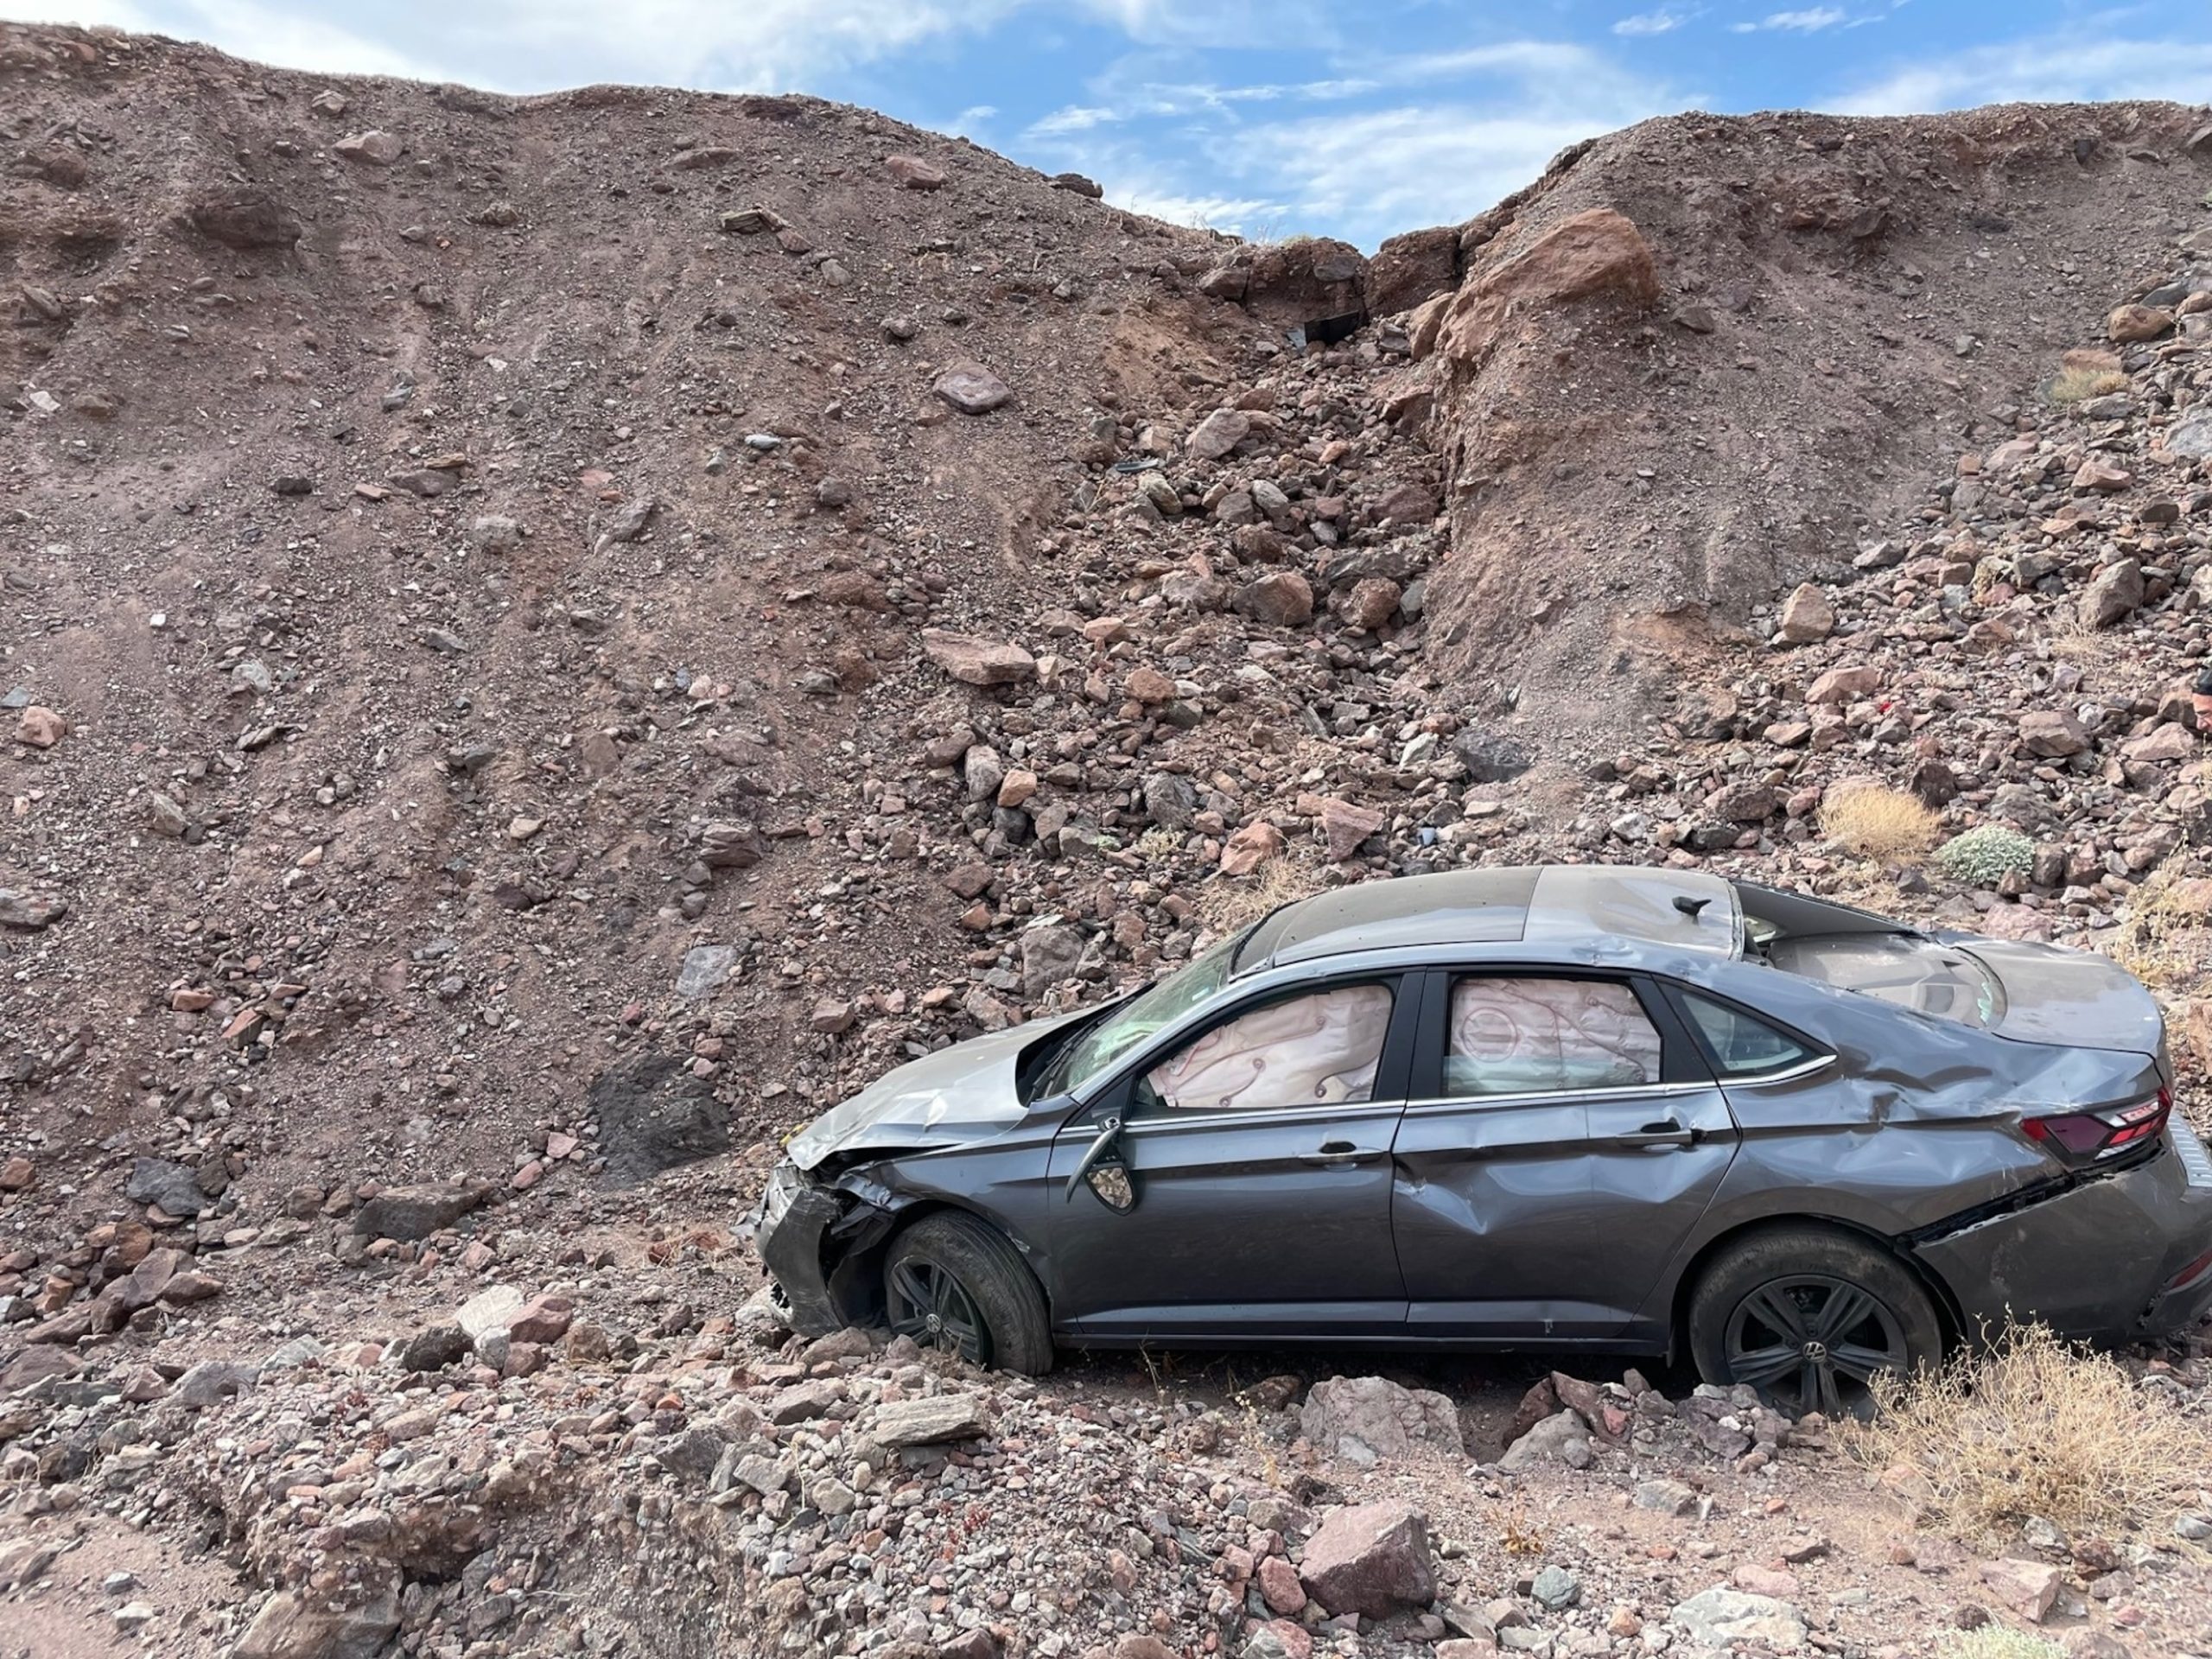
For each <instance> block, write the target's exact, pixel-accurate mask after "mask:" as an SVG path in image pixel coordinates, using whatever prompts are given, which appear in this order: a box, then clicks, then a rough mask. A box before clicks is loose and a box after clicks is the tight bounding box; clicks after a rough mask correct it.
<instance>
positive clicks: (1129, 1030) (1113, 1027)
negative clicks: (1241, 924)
mask: <svg viewBox="0 0 2212 1659" xmlns="http://www.w3.org/2000/svg"><path fill="white" fill-rule="evenodd" d="M1243 937H1244V935H1243V934H1242V933H1237V934H1234V935H1232V936H1231V937H1230V938H1225V939H1224V940H1222V941H1221V942H1220V943H1219V944H1216V945H1214V946H1212V947H1211V949H1210V950H1204V951H1201V952H1200V953H1199V954H1198V956H1195V957H1192V958H1191V960H1190V962H1189V963H1187V964H1185V966H1184V967H1183V968H1182V969H1179V971H1178V972H1175V973H1173V974H1170V975H1168V976H1167V977H1166V978H1165V979H1162V980H1159V981H1156V982H1154V983H1153V984H1151V985H1148V986H1147V987H1146V988H1144V989H1143V990H1141V991H1139V992H1138V993H1137V994H1136V995H1135V996H1133V997H1131V998H1130V999H1129V1000H1128V1001H1126V1002H1124V1003H1122V1006H1121V1007H1118V1008H1116V1009H1115V1010H1114V1011H1113V1012H1112V1013H1111V1014H1108V1015H1107V1016H1106V1017H1105V1018H1104V1019H1103V1020H1100V1021H1099V1022H1098V1023H1097V1024H1096V1025H1095V1026H1093V1027H1091V1028H1090V1030H1088V1031H1086V1032H1084V1033H1083V1035H1082V1036H1081V1037H1079V1038H1077V1039H1076V1040H1075V1041H1074V1042H1073V1043H1071V1044H1070V1045H1069V1046H1068V1047H1067V1048H1066V1049H1065V1050H1064V1051H1063V1052H1061V1054H1060V1055H1059V1057H1058V1059H1057V1060H1056V1061H1055V1062H1054V1065H1053V1071H1054V1073H1055V1075H1054V1076H1053V1077H1052V1080H1051V1084H1052V1089H1053V1090H1054V1091H1055V1092H1058V1090H1067V1089H1080V1088H1082V1087H1083V1085H1084V1084H1086V1083H1088V1082H1090V1080H1091V1078H1093V1077H1096V1076H1097V1075H1098V1074H1099V1073H1100V1072H1102V1071H1105V1070H1106V1068H1107V1067H1109V1066H1110V1065H1113V1064H1114V1062H1115V1061H1116V1060H1118V1059H1119V1058H1122V1055H1124V1054H1126V1053H1128V1051H1129V1050H1131V1049H1133V1048H1135V1046H1137V1045H1138V1044H1140V1043H1142V1042H1145V1041H1147V1039H1150V1038H1152V1037H1154V1036H1155V1035H1157V1034H1158V1033H1160V1032H1162V1031H1165V1030H1166V1028H1167V1027H1169V1026H1172V1025H1173V1024H1174V1023H1175V1022H1176V1021H1177V1020H1180V1019H1181V1018H1182V1017H1183V1016H1184V1015H1185V1014H1188V1013H1190V1012H1191V1010H1192V1009H1193V1008H1195V1007H1198V1005H1199V1004H1200V1003H1202V1002H1204V1001H1206V999H1207V998H1209V997H1211V996H1213V995H1217V994H1218V993H1219V991H1220V990H1221V988H1222V987H1223V986H1224V985H1226V984H1227V983H1228V982H1229V969H1230V962H1231V961H1232V960H1233V959H1234V958H1235V956H1236V945H1237V942H1238V941H1239V940H1241V939H1242V938H1243Z"/></svg>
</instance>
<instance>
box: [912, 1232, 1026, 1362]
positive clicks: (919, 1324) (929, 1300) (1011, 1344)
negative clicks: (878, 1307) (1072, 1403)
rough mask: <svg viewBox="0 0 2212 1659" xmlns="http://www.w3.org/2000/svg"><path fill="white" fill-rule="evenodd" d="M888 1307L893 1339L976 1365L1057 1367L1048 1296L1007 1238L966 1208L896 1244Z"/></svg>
mask: <svg viewBox="0 0 2212 1659" xmlns="http://www.w3.org/2000/svg"><path fill="white" fill-rule="evenodd" d="M883 1306H884V1313H885V1315H886V1317H887V1319H888V1321H889V1323H890V1325H891V1330H892V1332H893V1335H896V1336H901V1337H912V1338H913V1339H914V1340H915V1341H916V1342H918V1343H919V1344H922V1346H923V1347H925V1348H939V1349H943V1350H944V1351H947V1352H950V1353H957V1354H958V1355H959V1356H960V1357H962V1358H963V1359H965V1360H967V1361H968V1362H969V1363H971V1364H976V1365H994V1366H996V1367H998V1368H999V1369H1000V1370H1007V1371H1023V1372H1027V1374H1028V1375H1030V1376H1043V1375H1044V1374H1045V1373H1046V1371H1049V1370H1052V1320H1051V1318H1050V1316H1049V1315H1048V1314H1047V1313H1046V1309H1045V1293H1044V1292H1043V1290H1041V1289H1040V1288H1039V1287H1038V1283H1037V1276H1036V1274H1033V1273H1031V1272H1030V1271H1029V1268H1028V1267H1027V1264H1026V1263H1024V1262H1023V1261H1022V1259H1021V1257H1020V1255H1018V1254H1017V1253H1016V1252H1015V1250H1014V1246H1013V1245H1012V1244H1010V1243H1007V1240H1006V1236H1005V1235H1004V1234H1002V1233H1001V1232H999V1231H998V1230H996V1229H995V1228H994V1227H991V1226H989V1225H988V1224H986V1223H984V1222H982V1221H979V1220H977V1219H976V1217H974V1216H970V1215H966V1214H963V1213H962V1212H960V1211H951V1210H941V1211H938V1212H937V1213H936V1214H935V1215H931V1216H925V1217H922V1218H921V1219H920V1220H919V1221H918V1222H916V1223H915V1224H913V1225H912V1227H909V1228H908V1229H906V1231H905V1232H903V1233H901V1234H899V1236H898V1237H897V1238H895V1239H893V1241H892V1242H891V1251H890V1254H889V1255H887V1256H886V1257H885V1258H884V1263H883Z"/></svg>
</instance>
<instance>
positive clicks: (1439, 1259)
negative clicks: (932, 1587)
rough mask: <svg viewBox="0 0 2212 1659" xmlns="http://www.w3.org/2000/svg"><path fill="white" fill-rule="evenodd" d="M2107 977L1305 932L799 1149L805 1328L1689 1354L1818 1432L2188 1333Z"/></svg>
mask: <svg viewBox="0 0 2212 1659" xmlns="http://www.w3.org/2000/svg"><path fill="white" fill-rule="evenodd" d="M2173 1084H2174V1074H2173V1070H2172V1066H2171V1062H2170V1060H2169V1058H2168V1055H2167V1052H2166V1042H2165V1033H2164V1024H2163V1021H2162V1020H2161V1017H2160V1014H2159V1012H2158V1005H2157V1004H2156V1002H2155V1001H2153V1000H2152V997H2151V996H2150V995H2149V994H2148V993H2147V992H2146V991H2145V989H2144V988H2143V987H2142V986H2141V985H2140V984H2139V982H2137V981H2135V980H2134V979H2133V978H2132V977H2131V976H2129V975H2127V974H2126V973H2125V972H2124V971H2122V970H2121V969H2120V968H2119V967H2117V966H2116V965H2114V964H2113V963H2111V962H2109V961H2107V960H2106V959H2105V958H2103V957H2098V956H2094V955H2088V954H2082V953H2076V952H2072V951H2066V950H2057V949H2054V948H2051V947H2048V946H2039V945H2032V944H2016V943H2007V942H2001V941H1999V940H1995V939H1989V938H1978V937H1974V936H1970V935H1964V934H1957V933H1948V932H1943V933H1932V932H1928V931H1920V930H1917V929H1915V928H1912V927H1910V926H1908V925H1904V924H1903V923H1900V922H1896V921H1891V920H1888V919H1885V918H1881V917H1878V916H1873V915H1870V914H1867V913H1866V912H1861V911H1857V910H1852V909H1848V908H1846V907H1843V906H1837V905H1834V904H1830V903H1827V902H1824V901H1821V900H1819V899H1811V898H1808V897H1805V896H1803V895H1801V894H1797V893H1786V892H1781V891H1777V890H1773V889H1769V888H1764V887H1756V886H1752V885H1750V884H1747V883H1744V882H1737V881H1730V880H1724V879H1722V878H1720V877H1719V876H1716V875H1713V874H1705V873H1700V872H1695V871H1681V870H1675V869H1646V868H1606V867H1598V866H1550V867H1546V868H1519V869H1491V870H1472V871H1464V872H1455V873H1451V874H1438V875H1427V876H1414V877H1408V878H1403V879H1401V880H1391V881H1381V882H1371V883H1366V884H1362V885H1358V886H1354V887H1345V888H1342V889H1338V890H1337V891H1333V892H1330V893H1323V894H1320V895H1318V896H1316V897H1313V898H1310V899H1302V900H1300V901H1299V902H1298V903H1295V904H1293V905H1289V906H1284V907H1283V908H1281V909H1280V910H1277V911H1275V912H1272V913H1271V914H1269V915H1268V916H1266V917H1265V918H1262V919H1261V920H1260V921H1259V922H1257V923H1255V924H1254V925H1252V926H1250V927H1248V928H1245V929H1243V931H1239V932H1237V933H1236V934H1235V935H1234V936H1233V937H1231V938H1225V939H1224V940H1222V941H1221V942H1220V943H1219V944H1216V945H1214V946H1213V947H1212V948H1211V949H1210V950H1206V951H1205V952H1204V953H1203V954H1201V955H1199V956H1198V957H1195V958H1194V959H1193V960H1192V961H1191V962H1190V963H1188V964H1186V965H1185V966H1184V967H1183V968H1182V969H1180V970H1179V971H1178V972H1176V973H1174V974H1173V975H1171V976H1168V977H1166V978H1165V979H1163V980H1160V982H1157V983H1155V984H1154V985H1152V986H1150V987H1149V988H1146V989H1144V990H1141V991H1140V992H1138V993H1136V994H1135V995H1130V996H1128V997H1125V998H1123V999H1122V1000H1120V1001H1116V1002H1112V1003H1109V1004H1106V1005H1104V1006H1103V1007H1096V1008H1092V1009H1089V1010H1086V1011H1084V1012H1082V1013H1078V1014H1072V1015H1069V1016H1065V1017H1063V1018H1060V1019H1058V1020H1045V1021H1039V1022H1037V1023H1033V1024H1030V1025H1025V1026H1020V1027H1015V1028H1014V1029H1012V1030H1008V1031H1004V1032H1000V1033H995V1034H993V1035H989V1036H986V1037H982V1038H978V1039H975V1040H973V1041H969V1042H966V1043H962V1044H958V1045H956V1046H952V1047H950V1048H947V1049H944V1050H942V1051H940V1052H937V1053H935V1054H932V1055H930V1056H929V1057H927V1058H924V1059H920V1060H918V1061H916V1062H914V1063H913V1064H912V1065H906V1066H903V1067H901V1068H899V1070H898V1071H893V1072H892V1073H891V1074H890V1075H889V1076H887V1077H884V1078H883V1079H882V1080H881V1081H880V1082H879V1083H877V1084H874V1086H873V1087H871V1088H869V1089H868V1090H864V1091H863V1092H862V1093H861V1094H860V1095H858V1096H855V1097H854V1098H853V1099H851V1100H849V1101H848V1102H847V1103H844V1104H843V1105H842V1106H839V1107H838V1108H836V1109H835V1110H833V1111H830V1112H829V1113H828V1114H826V1115H825V1116H823V1117H822V1118H820V1119H819V1120H818V1121H817V1122H815V1123H814V1124H813V1125H811V1126H810V1128H807V1129H806V1130H804V1132H803V1133H802V1134H800V1135H798V1137H797V1138H796V1139H795V1140H793V1141H792V1142H791V1146H790V1148H789V1154H790V1155H789V1158H788V1159H787V1160H786V1161H785V1163H784V1164H782V1166H780V1167H779V1168H778V1169H777V1170H776V1171H775V1173H774V1174H773V1176H772V1179H771V1181H770V1184H769V1186H768V1189H767V1192H766V1195H765V1197H764V1198H763V1199H762V1203H761V1207H760V1214H759V1216H758V1218H757V1233H756V1236H757V1240H758V1243H759V1248H760V1255H761V1257H762V1260H763V1261H764V1262H765V1263H766V1266H767V1268H768V1269H769V1271H770V1274H771V1275H772V1278H773V1281H774V1283H775V1285H776V1287H778V1293H779V1294H780V1296H781V1297H782V1298H783V1299H784V1300H785V1302H786V1303H787V1305H788V1311H789V1313H790V1316H791V1320H792V1322H793V1324H794V1325H796V1327H797V1328H798V1330H800V1331H801V1332H809V1333H814V1332H825V1331H828V1330H830V1329H832V1328H835V1327H837V1326H840V1325H849V1324H855V1323H870V1322H875V1323H882V1324H887V1325H890V1326H891V1328H893V1330H894V1331H898V1332H905V1333H907V1334H910V1335H912V1336H914V1337H916V1338H920V1339H921V1340H923V1341H925V1342H929V1343H936V1344H943V1345H945V1346H948V1347H952V1348H957V1350H959V1351H961V1352H962V1353H963V1354H965V1355H966V1356H967V1357H969V1358H970V1359H971V1360H974V1361H976V1362H977V1363H984V1364H993V1365H999V1366H1003V1367H1007V1368H1009V1369H1012V1370H1023V1371H1031V1372H1036V1371H1042V1370H1046V1369H1047V1368H1048V1367H1049V1366H1050V1365H1051V1363H1052V1357H1053V1351H1054V1349H1055V1347H1056V1346H1057V1345H1069V1346H1079V1347H1089V1346H1104V1345H1128V1344H1140V1343H1149V1344H1185V1345H1194V1346H1204V1347H1220V1346H1239V1345H1243V1346H1268V1347H1274V1346H1281V1345H1291V1344H1325V1345H1330V1346H1352V1345H1359V1344H1402V1345H1412V1346H1421V1345H1428V1346H1434V1347H1451V1348H1465V1349H1500V1348H1517V1347H1541V1348H1560V1347H1577V1346H1581V1347H1593V1348H1603V1349H1608V1350H1615V1351H1638V1352H1647V1353H1673V1352H1687V1353H1688V1356H1689V1357H1691V1358H1692V1359H1693V1360H1694V1362H1695V1363H1696V1366H1697V1368H1698V1370H1699V1371H1700V1374H1701V1375H1702V1376H1705V1377H1706V1378H1707V1379H1708V1380H1709V1381H1712V1382H1714V1383H1750V1384H1752V1385H1754V1386H1756V1387H1758V1388H1759V1389H1763V1390H1764V1391H1765V1392H1766V1393H1767V1394H1768V1395H1770V1397H1772V1398H1774V1399H1775V1400H1777V1402H1779V1403H1782V1404H1784V1405H1787V1406H1790V1407H1794V1408H1801V1409H1809V1408H1822V1409H1827V1410H1835V1409H1838V1408H1853V1407H1855V1406H1857V1405H1859V1404H1860V1403H1861V1402H1863V1400H1864V1397H1865V1393H1866V1386H1867V1383H1868V1382H1869V1380H1870V1379H1872V1377H1873V1376H1875V1375H1876V1374H1877V1373H1878V1372H1881V1371H1883V1370H1907V1369H1910V1368H1912V1367H1915V1366H1918V1365H1923V1364H1926V1363H1932V1362H1934V1361H1935V1360H1936V1359H1937V1358H1938V1357H1940V1356H1941V1355H1942V1353H1943V1352H1944V1351H1946V1350H1947V1349H1948V1347H1950V1346H1951V1345H1953V1344H1956V1343H1958V1342H1961V1341H1962V1340H1973V1339H1975V1338H1978V1337H1979V1336H1980V1334H1981V1333H1983V1332H1986V1331H1989V1330H1991V1329H1993V1328H1995V1327H1997V1326H1999V1325H2002V1324H2003V1323H2004V1322H2005V1321H2006V1320H2008V1319H2028V1318H2034V1319H2041V1320H2043V1321H2044V1322H2046V1323H2048V1324H2050V1325H2052V1326H2054V1327H2055V1328H2056V1329H2057V1330H2058V1331H2060V1332H2063V1333H2065V1334H2068V1335H2070V1336H2075V1337H2081V1338H2092V1339H2098V1340H2107V1341H2119V1340H2126V1339H2128V1338H2153V1337H2158V1336H2161V1335H2164V1334H2167V1333H2171V1332H2177V1331H2178V1330H2181V1329H2183V1327H2186V1326H2188V1325H2191V1324H2193V1323H2195V1322H2196V1320H2197V1319H2200V1318H2202V1316H2203V1315H2204V1313H2205V1312H2206V1310H2207V1308H2208V1306H2212V1163H2208V1161H2207V1159H2206V1155H2205V1151H2204V1147H2203V1146H2202V1143H2201V1142H2200V1141H2198V1140H2197V1138H2196V1135H2194V1134H2193V1133H2192V1132H2191V1131H2190V1128H2189V1126H2188V1125H2187V1124H2186V1123H2185V1122H2183V1119H2182V1118H2181V1117H2180V1116H2178V1115H2177V1113H2176V1112H2175V1111H2174V1109H2173Z"/></svg>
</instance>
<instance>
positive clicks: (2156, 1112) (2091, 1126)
mask: <svg viewBox="0 0 2212 1659" xmlns="http://www.w3.org/2000/svg"><path fill="white" fill-rule="evenodd" d="M2173 1109H2174V1097H2173V1095H2172V1094H2171V1092H2170V1091H2169V1090H2164V1089H2161V1090H2158V1093H2157V1094H2155V1095H2153V1096H2151V1097H2150V1098H2149V1099H2147V1100H2139V1101H2136V1102H2135V1103H2133V1104H2132V1105H2127V1106H2114V1107H2110V1108H2107V1109H2105V1110H2102V1111H2095V1112H2056V1113H2053V1114H2052V1115H2050V1116H2048V1117H2024V1118H2022V1119H2021V1120H2020V1128H2021V1130H2022V1131H2023V1132H2024V1134H2025V1135H2027V1137H2028V1139H2029V1140H2031V1141H2037V1142H2039V1143H2040V1144H2042V1145H2043V1146H2045V1147H2049V1148H2050V1150H2052V1151H2053V1152H2056V1154H2058V1155H2059V1156H2060V1157H2062V1158H2063V1159H2065V1160H2067V1161H2068V1162H2069V1163H2076V1164H2083V1163H2093V1162H2095V1161H2096V1160H2100V1159H2104V1158H2110V1157H2112V1156H2113V1155H2114V1154H2117V1153H2120V1152H2122V1151H2125V1150H2126V1148H2127V1147H2133V1146H2139V1145H2141V1144H2142V1143H2143V1142H2144V1141H2153V1140H2156V1139H2157V1138H2158V1135H2159V1133H2160V1132H2161V1131H2162V1130H2164V1128H2165V1127H2166V1118H2167V1116H2169V1115H2170V1114H2171V1112H2172V1111H2173Z"/></svg>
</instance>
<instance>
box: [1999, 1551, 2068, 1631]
mask: <svg viewBox="0 0 2212 1659" xmlns="http://www.w3.org/2000/svg"><path fill="white" fill-rule="evenodd" d="M1981 1581H1982V1583H1983V1584H1984V1585H1985V1586H1987V1587H1988V1590H1989V1593H1990V1594H1991V1595H1993V1596H1994V1597H1995V1598H1996V1599H1998V1600H1999V1601H2000V1602H2002V1603H2003V1604H2004V1605H2005V1606H2006V1607H2008V1608H2010V1609H2011V1610H2012V1611H2013V1612H2016V1613H2018V1615H2019V1616H2020V1617H2021V1618H2024V1619H2027V1620H2029V1621H2030V1622H2031V1623H2032V1624H2041V1623H2042V1622H2043V1621H2044V1619H2045V1618H2049V1617H2050V1610H2051V1609H2052V1608H2053V1607H2055V1606H2056V1605H2058V1592H2059V1590H2060V1588H2061V1587H2062V1586H2063V1584H2064V1583H2065V1580H2064V1578H2063V1575H2062V1574H2061V1573H2060V1572H2059V1570H2058V1569H2057V1568H2056V1567H2052V1566H2050V1564H2049V1563H2048V1562H2044V1561H2018V1560H2011V1559H2009V1558H2008V1559H2006V1560H1997V1561H1984V1562H1983V1563H1982V1564H1981Z"/></svg>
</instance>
